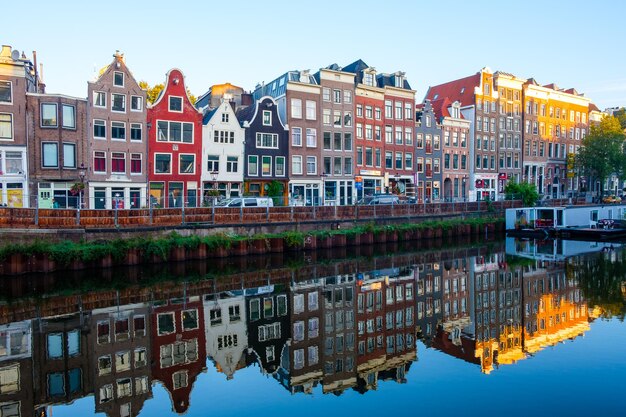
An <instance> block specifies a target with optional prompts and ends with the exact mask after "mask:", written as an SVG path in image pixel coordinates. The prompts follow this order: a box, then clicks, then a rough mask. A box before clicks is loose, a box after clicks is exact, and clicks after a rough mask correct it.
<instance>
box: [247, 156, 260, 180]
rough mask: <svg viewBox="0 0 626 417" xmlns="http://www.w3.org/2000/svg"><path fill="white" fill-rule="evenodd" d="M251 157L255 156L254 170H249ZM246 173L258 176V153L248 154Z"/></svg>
mask: <svg viewBox="0 0 626 417" xmlns="http://www.w3.org/2000/svg"><path fill="white" fill-rule="evenodd" d="M251 158H256V170H255V171H254V172H252V171H251V170H250V159H251ZM248 175H249V176H251V177H258V176H259V155H248Z"/></svg>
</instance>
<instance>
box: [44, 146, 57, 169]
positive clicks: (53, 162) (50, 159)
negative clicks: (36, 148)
mask: <svg viewBox="0 0 626 417" xmlns="http://www.w3.org/2000/svg"><path fill="white" fill-rule="evenodd" d="M41 150H42V151H41V154H42V155H41V166H42V168H57V167H58V166H59V145H58V144H56V143H51V142H43V143H42V144H41Z"/></svg>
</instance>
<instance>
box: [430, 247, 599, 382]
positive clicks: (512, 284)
mask: <svg viewBox="0 0 626 417" xmlns="http://www.w3.org/2000/svg"><path fill="white" fill-rule="evenodd" d="M451 271H454V268H453V269H452V270H451ZM450 277H456V273H454V274H453V273H451V274H450V275H449V276H447V275H446V273H444V291H443V293H444V320H443V323H442V326H440V328H439V329H438V334H437V338H436V339H435V341H434V347H435V348H437V349H439V350H441V351H443V352H446V353H448V354H450V355H452V356H454V357H457V358H460V359H463V360H466V361H468V362H471V363H476V364H479V365H480V367H481V371H482V372H484V373H487V374H488V373H490V372H491V371H492V370H493V369H494V368H496V367H498V366H499V365H508V364H513V363H515V362H517V361H519V360H522V359H525V358H526V357H527V355H528V354H533V353H535V352H537V351H539V350H541V349H543V348H544V347H546V346H550V345H554V344H556V343H558V342H561V341H564V340H567V339H571V338H574V337H576V336H579V335H581V334H583V333H584V332H585V331H586V330H588V329H589V324H588V315H587V313H588V312H587V309H586V304H585V302H584V300H583V299H582V296H581V293H580V289H579V288H578V283H577V281H576V280H575V279H568V278H567V277H566V274H565V269H564V264H563V263H556V264H555V263H549V262H545V261H540V262H535V263H533V264H532V266H525V267H521V266H517V267H509V266H508V265H506V263H505V262H504V258H503V256H502V254H492V255H489V256H479V257H476V258H473V259H472V258H470V274H469V276H468V277H467V279H468V283H469V290H470V294H471V295H470V300H469V304H470V311H469V313H470V317H471V321H470V323H469V325H466V326H465V327H464V328H463V329H462V331H461V332H459V330H458V329H459V325H463V324H464V323H467V322H466V320H467V319H466V318H464V317H463V318H458V319H455V320H453V321H452V322H449V321H448V320H447V319H446V318H447V317H451V316H449V315H447V314H446V311H448V307H447V306H446V304H445V303H446V300H447V299H448V296H447V295H446V294H447V291H448V284H446V283H445V281H446V280H448V279H450ZM452 279H454V278H452ZM452 285H453V284H452ZM450 288H453V287H450ZM451 308H452V307H451ZM450 311H452V312H453V308H452V310H450ZM457 320H460V322H459V321H457ZM457 323H458V324H457Z"/></svg>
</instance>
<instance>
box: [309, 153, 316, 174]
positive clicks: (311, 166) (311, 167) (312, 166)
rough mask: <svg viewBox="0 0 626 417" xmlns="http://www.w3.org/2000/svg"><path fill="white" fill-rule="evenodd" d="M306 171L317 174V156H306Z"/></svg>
mask: <svg viewBox="0 0 626 417" xmlns="http://www.w3.org/2000/svg"><path fill="white" fill-rule="evenodd" d="M306 173H307V174H309V175H311V174H317V157H315V156H307V157H306Z"/></svg>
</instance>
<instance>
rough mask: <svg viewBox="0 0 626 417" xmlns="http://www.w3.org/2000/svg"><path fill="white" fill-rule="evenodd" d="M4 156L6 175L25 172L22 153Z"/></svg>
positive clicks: (0, 348) (9, 152)
mask: <svg viewBox="0 0 626 417" xmlns="http://www.w3.org/2000/svg"><path fill="white" fill-rule="evenodd" d="M4 155H5V158H6V165H5V168H6V171H5V174H19V173H20V172H24V165H23V162H22V152H19V151H17V152H12V151H5V154H4ZM0 340H1V339H0ZM1 352H2V346H1V345H0V356H2V353H1Z"/></svg>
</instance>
